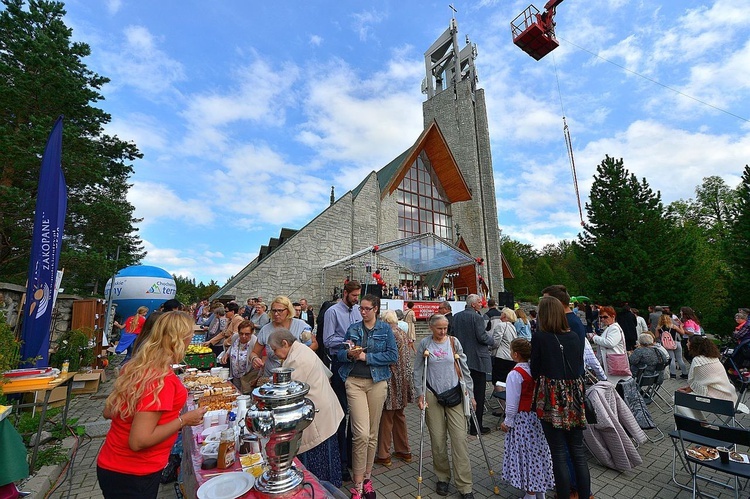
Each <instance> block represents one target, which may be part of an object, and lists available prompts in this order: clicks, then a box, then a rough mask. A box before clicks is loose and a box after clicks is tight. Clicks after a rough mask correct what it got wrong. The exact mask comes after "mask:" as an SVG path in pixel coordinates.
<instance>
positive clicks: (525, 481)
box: [500, 338, 555, 499]
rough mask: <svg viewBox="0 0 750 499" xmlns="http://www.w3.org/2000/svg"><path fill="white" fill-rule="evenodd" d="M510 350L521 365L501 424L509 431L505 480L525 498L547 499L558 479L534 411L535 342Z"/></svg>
mask: <svg viewBox="0 0 750 499" xmlns="http://www.w3.org/2000/svg"><path fill="white" fill-rule="evenodd" d="M510 351H511V356H512V357H513V360H515V361H516V362H517V364H516V367H515V368H513V370H512V371H511V372H510V374H508V379H507V387H506V390H507V392H506V406H505V421H503V423H502V424H501V425H500V429H501V430H502V431H504V432H506V436H505V453H504V455H503V473H502V477H503V480H507V481H508V483H510V484H511V485H512V486H513V487H515V488H517V489H521V490H525V491H526V495H525V496H524V499H535V498H543V497H544V491H545V490H547V489H552V488H554V487H555V477H554V474H553V473H552V456H551V454H550V450H549V445H548V444H547V439H546V438H545V437H544V431H543V430H542V423H541V422H540V421H539V418H538V417H537V415H536V412H535V411H533V410H532V401H533V398H534V388H535V386H536V383H535V382H534V378H532V377H531V368H530V367H529V359H530V358H531V343H530V342H529V341H528V340H526V339H524V338H516V339H515V340H513V341H512V342H511V344H510Z"/></svg>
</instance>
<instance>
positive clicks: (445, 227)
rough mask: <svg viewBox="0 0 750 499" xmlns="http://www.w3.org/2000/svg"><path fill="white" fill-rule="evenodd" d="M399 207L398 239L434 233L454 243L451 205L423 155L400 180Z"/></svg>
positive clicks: (430, 165) (427, 159)
mask: <svg viewBox="0 0 750 499" xmlns="http://www.w3.org/2000/svg"><path fill="white" fill-rule="evenodd" d="M396 203H397V205H398V232H399V237H410V236H416V235H418V234H426V233H433V234H435V235H436V236H439V237H442V238H444V239H448V240H449V241H450V240H452V239H453V229H452V223H451V220H452V219H451V206H450V202H449V201H448V199H447V197H446V195H445V193H444V191H443V188H442V185H441V184H440V180H438V178H437V175H436V174H435V171H434V170H433V169H432V164H431V163H430V160H429V158H428V157H427V155H426V154H425V153H424V151H423V152H421V153H420V155H419V156H418V157H417V160H416V161H415V162H414V164H412V166H411V168H409V171H408V172H407V173H406V175H405V176H404V178H403V179H402V180H401V183H400V184H399V186H398V189H397V190H396Z"/></svg>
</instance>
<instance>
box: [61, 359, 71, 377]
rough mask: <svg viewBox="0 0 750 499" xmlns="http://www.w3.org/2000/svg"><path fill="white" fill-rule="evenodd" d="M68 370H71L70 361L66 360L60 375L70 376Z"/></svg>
mask: <svg viewBox="0 0 750 499" xmlns="http://www.w3.org/2000/svg"><path fill="white" fill-rule="evenodd" d="M68 369H70V361H69V360H68V359H65V360H64V361H63V363H62V369H61V370H60V373H61V374H68Z"/></svg>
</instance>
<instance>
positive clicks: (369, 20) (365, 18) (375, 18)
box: [352, 9, 388, 42]
mask: <svg viewBox="0 0 750 499" xmlns="http://www.w3.org/2000/svg"><path fill="white" fill-rule="evenodd" d="M387 17H388V16H387V14H386V13H384V12H377V11H376V10H375V9H372V10H369V11H362V12H356V13H354V14H352V18H354V25H353V28H354V31H355V32H356V33H357V34H358V35H359V39H360V41H363V42H365V41H367V40H368V38H370V34H371V32H372V28H373V26H374V25H376V24H380V23H381V22H382V21H383V20H384V19H386V18H387Z"/></svg>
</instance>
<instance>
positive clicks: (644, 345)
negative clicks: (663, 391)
mask: <svg viewBox="0 0 750 499" xmlns="http://www.w3.org/2000/svg"><path fill="white" fill-rule="evenodd" d="M629 361H630V371H631V372H632V373H633V375H634V376H635V373H636V372H637V371H641V370H642V371H643V374H645V375H646V376H651V375H653V374H656V373H657V367H658V366H659V365H660V364H661V365H662V367H666V365H667V364H668V363H669V356H667V355H664V353H662V352H661V351H660V350H659V349H657V348H655V347H654V337H653V336H651V334H649V333H641V334H640V335H639V336H638V345H637V346H636V349H635V351H633V353H632V354H631V355H630V358H629ZM658 374H659V378H658V382H659V383H661V382H662V381H664V369H661V370H660V371H659V372H658Z"/></svg>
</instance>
